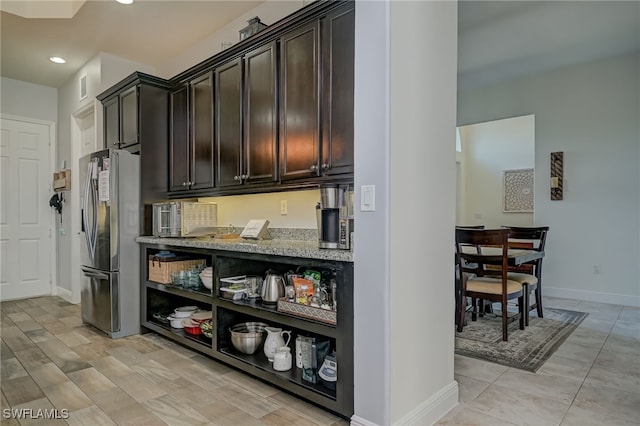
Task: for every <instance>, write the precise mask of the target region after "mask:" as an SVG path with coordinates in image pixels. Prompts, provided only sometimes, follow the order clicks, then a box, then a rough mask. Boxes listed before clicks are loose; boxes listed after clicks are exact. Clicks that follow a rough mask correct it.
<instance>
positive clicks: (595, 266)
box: [593, 265, 600, 275]
mask: <svg viewBox="0 0 640 426" xmlns="http://www.w3.org/2000/svg"><path fill="white" fill-rule="evenodd" d="M593 273H594V274H596V275H597V274H599V273H600V265H593Z"/></svg>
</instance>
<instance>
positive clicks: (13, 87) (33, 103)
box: [0, 77, 58, 123]
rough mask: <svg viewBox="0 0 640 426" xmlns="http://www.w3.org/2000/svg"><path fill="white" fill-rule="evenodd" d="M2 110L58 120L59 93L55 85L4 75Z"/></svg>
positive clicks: (0, 84)
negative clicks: (30, 81)
mask: <svg viewBox="0 0 640 426" xmlns="http://www.w3.org/2000/svg"><path fill="white" fill-rule="evenodd" d="M0 102H1V103H0V112H2V113H3V114H9V115H16V116H19V117H28V118H37V119H38V120H44V121H52V122H54V123H55V122H56V121H57V120H58V93H57V90H56V89H55V88H53V87H48V86H42V85H40V84H33V83H27V82H25V81H20V80H14V79H12V78H7V77H2V78H1V79H0Z"/></svg>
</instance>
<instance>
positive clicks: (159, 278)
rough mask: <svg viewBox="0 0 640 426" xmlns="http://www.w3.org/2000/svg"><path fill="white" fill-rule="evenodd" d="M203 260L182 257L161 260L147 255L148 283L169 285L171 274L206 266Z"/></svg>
mask: <svg viewBox="0 0 640 426" xmlns="http://www.w3.org/2000/svg"><path fill="white" fill-rule="evenodd" d="M206 263H207V261H206V260H205V259H190V258H187V257H184V256H182V257H181V256H177V257H171V258H162V257H157V256H153V255H149V281H153V282H157V283H161V284H171V274H173V273H174V272H177V271H186V270H187V269H190V268H192V267H194V266H196V265H206Z"/></svg>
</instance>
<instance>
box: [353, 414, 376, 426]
mask: <svg viewBox="0 0 640 426" xmlns="http://www.w3.org/2000/svg"><path fill="white" fill-rule="evenodd" d="M351 426H378V424H377V423H373V422H370V421H369V420H367V419H363V418H362V417H360V416H352V417H351Z"/></svg>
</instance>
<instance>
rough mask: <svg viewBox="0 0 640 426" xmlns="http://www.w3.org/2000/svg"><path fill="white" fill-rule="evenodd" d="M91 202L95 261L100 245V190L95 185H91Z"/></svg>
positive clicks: (92, 255) (92, 256)
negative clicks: (97, 248)
mask: <svg viewBox="0 0 640 426" xmlns="http://www.w3.org/2000/svg"><path fill="white" fill-rule="evenodd" d="M91 201H92V203H93V216H92V223H93V229H92V230H91V238H92V240H93V241H92V244H91V246H92V249H93V250H92V254H91V258H92V259H93V258H94V257H95V255H96V246H97V245H98V223H97V222H98V189H97V188H96V187H95V185H91Z"/></svg>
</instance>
